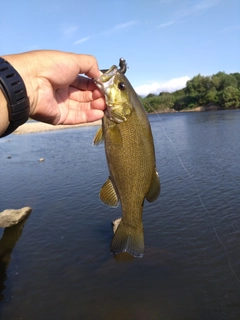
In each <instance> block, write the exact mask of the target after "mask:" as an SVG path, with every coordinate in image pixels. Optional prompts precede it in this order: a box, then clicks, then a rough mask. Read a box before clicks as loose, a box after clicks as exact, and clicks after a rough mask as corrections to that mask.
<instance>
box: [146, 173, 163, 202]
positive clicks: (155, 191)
mask: <svg viewBox="0 0 240 320" xmlns="http://www.w3.org/2000/svg"><path fill="white" fill-rule="evenodd" d="M160 189H161V187H160V180H159V176H158V173H157V171H156V170H155V171H154V174H153V176H152V181H151V184H150V188H149V190H148V193H147V194H146V199H147V201H148V202H153V201H155V200H156V199H157V198H158V196H159V194H160Z"/></svg>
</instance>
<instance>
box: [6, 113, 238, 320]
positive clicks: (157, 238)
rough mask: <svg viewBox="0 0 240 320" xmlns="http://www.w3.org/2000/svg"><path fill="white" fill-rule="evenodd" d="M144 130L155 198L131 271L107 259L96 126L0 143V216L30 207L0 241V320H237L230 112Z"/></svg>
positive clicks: (234, 143)
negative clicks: (150, 141)
mask: <svg viewBox="0 0 240 320" xmlns="http://www.w3.org/2000/svg"><path fill="white" fill-rule="evenodd" d="M150 121H151V125H152V130H153V135H154V139H155V147H156V157H157V167H158V171H159V174H160V178H161V183H162V192H161V196H160V198H159V199H158V201H156V202H154V203H152V204H149V203H146V204H145V208H144V217H143V220H144V227H145V255H144V257H143V258H142V259H132V260H130V261H118V260H116V259H114V258H113V256H112V255H111V254H110V252H109V245H110V241H111V237H112V230H111V224H110V222H111V220H113V219H116V218H118V217H119V216H121V208H120V207H118V208H117V209H112V208H109V207H107V206H105V205H103V204H102V203H101V202H100V200H99V198H98V193H99V189H100V187H101V186H102V184H103V183H104V182H105V180H106V178H107V177H108V170H107V166H106V160H105V154H104V148H103V146H99V147H92V145H91V143H92V139H93V137H94V134H95V132H96V130H97V127H83V128H78V129H69V130H64V131H56V132H47V133H36V134H30V135H21V136H17V135H11V136H10V137H7V138H4V139H1V140H0V159H1V167H0V184H1V189H0V190H1V191H0V200H1V202H0V211H2V210H4V209H6V208H19V207H23V206H27V205H29V206H31V207H32V208H33V212H32V214H31V215H30V217H29V218H28V219H27V221H26V222H25V224H22V225H20V226H18V227H14V228H10V229H6V230H5V231H4V230H0V237H1V238H2V239H1V241H0V253H1V260H0V272H1V275H0V290H1V294H2V295H1V297H0V299H1V300H2V301H1V304H0V319H2V320H9V319H11V320H12V319H27V320H28V319H30V320H32V319H34V320H38V319H39V320H40V319H58V320H63V319H67V320H68V319H71V320H72V319H73V320H75V319H90V320H91V319H94V320H95V319H100V320H112V319H119V320H122V319H124V320H135V319H137V320H141V319H144V320H145V319H148V320H155V319H156V320H158V319H163V320H166V319H171V320H172V319H173V320H175V319H176V320H181V319H183V320H186V319H189V320H191V319H194V320H195V319H200V320H201V319H209V320H210V319H211V320H215V319H216V320H219V319H240V280H239V278H240V194H239V190H240V168H239V166H240V153H239V149H240V112H239V111H227V112H222V111H218V112H209V113H182V114H171V115H161V116H160V117H158V116H155V115H153V116H150ZM8 157H11V158H10V159H9V158H8ZM40 158H44V159H45V161H44V162H39V161H38V160H39V159H40ZM186 170H187V171H188V172H187V171H186Z"/></svg>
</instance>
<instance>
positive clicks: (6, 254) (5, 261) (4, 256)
mask: <svg viewBox="0 0 240 320" xmlns="http://www.w3.org/2000/svg"><path fill="white" fill-rule="evenodd" d="M26 220H27V219H25V220H22V221H21V222H20V223H18V224H16V225H15V226H12V227H9V228H5V230H4V233H3V236H2V238H1V240H0V302H1V301H2V300H3V299H4V294H3V291H4V289H5V288H6V286H5V285H4V282H5V281H6V280H7V268H8V266H9V264H10V261H11V254H12V251H13V249H14V247H15V245H16V243H17V242H18V240H19V239H20V237H21V234H22V231H23V228H24V224H25V222H26Z"/></svg>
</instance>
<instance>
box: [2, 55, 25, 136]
mask: <svg viewBox="0 0 240 320" xmlns="http://www.w3.org/2000/svg"><path fill="white" fill-rule="evenodd" d="M0 89H1V90H2V92H3V94H4V96H5V98H6V100H7V107H8V115H9V121H10V124H9V126H8V128H7V130H6V131H5V132H4V134H3V135H2V136H1V137H5V136H7V135H8V134H10V133H12V132H13V131H14V130H16V129H17V127H19V126H20V125H22V124H24V123H25V122H26V121H27V120H28V117H29V110H30V106H29V99H28V96H27V90H26V87H25V84H24V82H23V79H22V78H21V76H20V74H19V73H18V72H17V71H16V70H15V69H14V68H13V66H11V64H10V63H9V62H7V61H6V60H4V59H3V58H1V57H0ZM0 116H1V115H0Z"/></svg>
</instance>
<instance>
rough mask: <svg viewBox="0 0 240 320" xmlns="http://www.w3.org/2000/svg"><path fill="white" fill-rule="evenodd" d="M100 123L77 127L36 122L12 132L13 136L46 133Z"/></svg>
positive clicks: (78, 125)
mask: <svg viewBox="0 0 240 320" xmlns="http://www.w3.org/2000/svg"><path fill="white" fill-rule="evenodd" d="M101 123H102V121H101V120H97V121H94V122H88V123H82V124H77V125H52V124H48V123H43V122H38V121H36V122H26V123H24V124H23V125H21V126H20V127H18V128H17V129H16V130H15V131H14V132H13V134H27V133H37V132H46V131H53V130H63V129H74V128H78V127H85V126H99V125H101Z"/></svg>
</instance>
